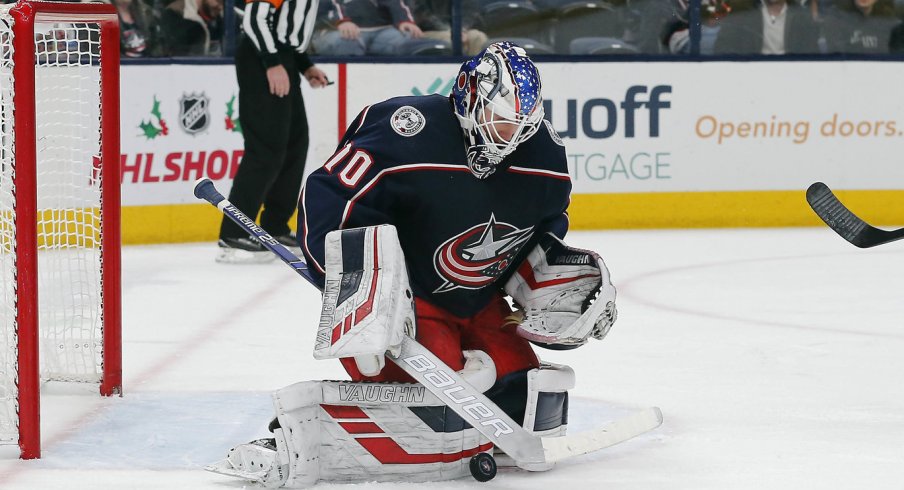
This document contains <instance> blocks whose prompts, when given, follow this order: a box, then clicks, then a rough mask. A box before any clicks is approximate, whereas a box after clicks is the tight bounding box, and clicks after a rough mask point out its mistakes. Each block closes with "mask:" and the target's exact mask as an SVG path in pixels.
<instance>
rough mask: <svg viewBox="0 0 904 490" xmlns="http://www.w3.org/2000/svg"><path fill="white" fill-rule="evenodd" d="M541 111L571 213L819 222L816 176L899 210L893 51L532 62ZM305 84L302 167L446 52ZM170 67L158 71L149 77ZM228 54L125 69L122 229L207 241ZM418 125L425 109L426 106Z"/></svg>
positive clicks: (163, 238) (223, 135) (223, 172)
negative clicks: (196, 191) (205, 180)
mask: <svg viewBox="0 0 904 490" xmlns="http://www.w3.org/2000/svg"><path fill="white" fill-rule="evenodd" d="M539 66H540V70H541V75H542V76H543V84H544V87H543V93H544V96H545V99H546V110H547V117H548V119H550V121H551V123H552V126H553V127H554V128H555V129H556V131H557V132H558V133H559V134H560V135H561V136H562V138H563V141H564V143H565V145H566V153H567V155H568V156H567V158H568V167H569V173H570V174H571V178H572V183H573V185H574V196H573V199H572V204H571V207H570V215H571V218H572V227H574V228H580V229H597V228H598V229H606V228H689V227H733V226H742V227H747V226H807V225H816V224H818V223H819V221H818V218H816V217H815V216H814V215H813V214H812V212H810V210H809V209H808V208H807V205H806V202H805V200H804V190H805V189H806V188H807V186H808V185H809V184H810V183H812V182H815V181H823V182H826V183H827V184H829V185H830V186H831V187H832V188H833V189H838V190H843V192H840V193H839V197H840V198H841V199H843V200H844V201H845V203H847V204H848V205H849V206H850V207H851V208H852V209H856V211H857V212H858V214H859V215H861V216H862V217H863V218H864V219H866V220H868V221H870V222H874V223H876V224H879V225H883V224H884V225H893V224H902V223H904V190H902V189H904V187H902V183H904V165H901V162H900V160H901V157H900V149H901V147H902V146H901V144H902V141H904V140H902V137H904V120H899V119H898V118H899V117H900V116H899V115H900V114H904V93H902V92H901V91H900V90H899V88H898V87H897V81H898V80H900V79H901V78H902V75H904V66H902V65H901V64H900V63H891V62H761V63H755V62H712V63H580V64H578V63H540V64H539ZM321 67H322V68H323V69H324V70H325V71H326V72H327V74H328V76H329V78H330V79H331V80H335V81H336V82H337V83H336V84H335V85H332V86H330V87H328V88H326V89H321V90H316V91H314V90H311V89H310V88H309V87H307V86H306V84H303V85H304V87H303V88H304V93H305V103H306V106H307V112H308V120H309V123H310V126H311V148H310V151H309V154H308V163H307V171H308V172H310V171H311V170H313V169H314V168H316V167H318V166H319V165H320V164H321V163H322V162H324V161H325V160H326V159H327V158H328V157H329V156H330V154H331V153H332V151H333V150H334V148H335V144H336V142H337V140H338V138H339V136H340V128H344V127H345V125H346V123H347V122H349V121H351V120H352V119H353V118H354V117H355V116H356V115H357V113H358V112H359V111H360V110H361V109H362V108H363V107H364V106H366V105H367V104H370V103H373V102H375V101H379V100H382V99H386V98H389V97H393V96H399V95H415V94H427V93H440V94H443V95H446V94H448V93H449V91H450V90H451V86H452V85H451V84H452V83H453V81H454V75H455V72H456V70H457V66H456V65H455V64H439V63H434V64H350V65H336V64H325V65H322V66H321ZM163 79H165V80H168V83H166V84H161V83H160V80H163ZM237 94H238V88H237V85H236V82H235V73H234V67H233V66H231V65H204V66H197V65H143V66H135V65H130V66H124V67H123V68H122V115H121V127H122V153H123V154H122V162H121V163H122V170H123V172H122V179H123V188H122V191H123V192H122V199H123V206H124V208H123V241H124V242H125V243H157V242H178V241H198V240H212V239H213V238H214V237H215V236H216V233H217V228H218V222H219V216H218V215H217V212H216V210H214V209H212V208H209V207H208V206H205V205H202V204H198V203H197V202H196V200H195V199H194V197H193V196H192V194H191V187H192V183H193V182H194V180H196V179H197V178H200V177H209V178H211V179H212V180H214V181H215V183H216V184H217V186H218V187H219V188H220V189H221V191H223V192H224V193H225V192H227V191H228V189H229V187H230V185H231V179H232V176H233V175H234V172H235V169H236V168H237V166H238V164H239V163H240V161H241V157H242V136H241V133H240V132H239V131H238V129H239V127H240V125H239V124H237V123H238V120H239V108H238V102H237ZM428 124H429V121H428Z"/></svg>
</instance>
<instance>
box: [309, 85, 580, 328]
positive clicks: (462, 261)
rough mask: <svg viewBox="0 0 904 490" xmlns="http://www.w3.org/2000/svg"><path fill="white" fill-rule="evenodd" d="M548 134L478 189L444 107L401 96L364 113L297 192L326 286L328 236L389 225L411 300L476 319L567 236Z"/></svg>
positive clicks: (442, 101)
mask: <svg viewBox="0 0 904 490" xmlns="http://www.w3.org/2000/svg"><path fill="white" fill-rule="evenodd" d="M544 126H545V127H544V128H540V130H539V131H537V133H536V134H535V135H534V136H533V137H532V138H531V139H530V140H528V141H527V142H525V143H523V144H521V145H519V146H518V148H517V149H516V150H515V151H514V152H513V153H512V154H511V155H509V156H508V157H506V159H505V160H503V162H502V164H501V167H500V169H499V170H497V171H496V173H495V174H493V175H490V176H489V177H488V178H486V179H484V180H479V179H477V178H476V177H474V176H473V175H472V174H471V172H470V170H469V169H468V164H467V157H466V154H465V144H464V138H463V136H462V131H461V127H460V126H459V123H458V120H457V118H456V116H455V113H454V112H453V109H452V105H451V103H450V102H449V100H448V99H447V98H445V97H442V96H439V95H430V96H421V97H397V98H394V99H389V100H387V101H384V102H381V103H379V104H375V105H373V106H370V107H368V108H366V109H364V111H362V112H361V114H359V115H358V117H357V118H356V119H355V120H354V121H353V122H352V124H351V125H350V126H349V128H348V130H347V131H346V133H345V136H344V137H343V139H342V141H341V142H340V143H339V146H338V149H337V151H336V153H335V154H334V155H333V156H332V157H331V158H330V159H329V160H327V162H326V163H325V164H324V165H323V167H321V168H319V169H317V170H316V171H314V172H313V173H312V174H311V175H310V176H309V177H308V179H307V182H306V183H305V186H304V188H303V189H302V193H301V199H300V202H299V210H300V211H299V214H298V220H299V223H298V230H299V233H300V234H301V236H300V241H301V242H302V246H303V250H304V254H305V257H306V258H307V260H308V264H309V266H310V268H311V270H312V271H313V272H314V273H315V274H314V275H315V276H316V277H317V279H318V280H319V281H320V284H321V285H322V284H323V263H324V246H323V244H324V238H325V237H326V234H327V233H329V232H330V231H333V230H337V229H346V228H356V227H361V226H372V225H379V224H387V223H388V224H392V225H395V227H396V228H397V230H398V234H399V241H400V243H401V245H402V249H403V251H404V252H405V260H406V263H407V266H408V273H409V276H410V280H411V286H412V288H413V290H414V294H415V295H416V296H418V297H420V298H424V299H426V300H427V301H429V302H431V303H433V304H435V305H437V306H440V307H441V308H444V309H446V310H448V311H449V312H450V313H452V314H454V315H456V316H459V317H469V316H471V315H473V314H474V313H477V312H478V311H480V310H481V309H482V308H483V307H484V306H486V305H487V303H488V302H489V300H490V299H491V298H492V297H493V296H494V295H495V294H497V293H498V291H499V288H500V287H501V286H502V284H504V283H503V282H502V281H504V280H505V279H507V277H508V275H507V274H506V271H514V269H515V268H514V267H512V265H513V264H517V263H519V262H520V261H521V260H522V259H523V257H524V256H526V255H527V252H529V251H530V248H531V247H533V243H534V240H533V239H534V238H535V237H539V235H540V234H542V233H545V232H546V231H552V232H553V233H555V234H556V235H558V236H559V237H560V238H561V237H564V235H565V231H566V230H567V228H568V218H567V215H566V214H565V210H566V208H567V207H568V200H569V194H570V193H571V180H570V178H569V176H568V171H567V167H566V158H565V147H564V146H563V145H562V141H561V139H559V137H558V135H556V134H555V131H554V130H553V129H552V127H551V126H550V125H549V124H548V123H544Z"/></svg>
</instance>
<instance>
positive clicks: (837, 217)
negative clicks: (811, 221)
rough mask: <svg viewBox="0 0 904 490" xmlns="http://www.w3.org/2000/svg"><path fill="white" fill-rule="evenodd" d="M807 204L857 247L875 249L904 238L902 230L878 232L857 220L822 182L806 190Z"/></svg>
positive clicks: (842, 236)
mask: <svg viewBox="0 0 904 490" xmlns="http://www.w3.org/2000/svg"><path fill="white" fill-rule="evenodd" d="M807 203H809V204H810V207H811V208H813V211H814V212H815V213H816V215H817V216H819V217H820V218H822V220H823V221H825V223H826V224H827V225H829V228H831V229H833V230H835V233H838V234H839V235H841V238H844V239H845V240H847V241H849V242H851V243H852V244H854V245H855V246H857V247H860V248H869V247H875V246H876V245H882V244H883V243H888V242H893V241H895V240H900V239H902V238H904V228H901V229H899V230H892V231H886V230H880V229H879V228H876V227H874V226H870V225H869V224H868V223H867V222H865V221H863V220H862V219H860V218H858V217H857V215H855V214H854V213H852V212H851V211H850V210H849V209H848V208H846V207H845V206H844V204H842V203H841V201H839V200H838V198H837V197H835V194H833V193H832V190H831V189H829V186H827V185H825V184H823V183H822V182H816V183H814V184H813V185H811V186H810V187H809V188H808V189H807Z"/></svg>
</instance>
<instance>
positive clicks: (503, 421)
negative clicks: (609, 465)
mask: <svg viewBox="0 0 904 490" xmlns="http://www.w3.org/2000/svg"><path fill="white" fill-rule="evenodd" d="M194 194H195V196H196V197H198V198H199V199H203V200H205V201H207V202H209V203H211V204H213V205H214V206H216V207H217V209H219V210H220V211H222V212H223V213H224V214H226V215H227V216H229V218H231V219H232V220H233V221H235V222H236V224H238V225H239V226H240V227H242V228H243V229H244V230H246V231H247V232H248V233H250V234H252V235H253V236H255V237H257V238H258V240H260V242H261V244H262V245H263V246H264V247H265V248H267V249H268V250H270V251H271V252H273V253H275V254H276V255H278V256H279V258H281V259H282V260H283V262H285V263H286V264H288V265H289V266H290V267H292V268H293V269H294V270H295V271H296V272H297V273H298V274H299V275H301V276H302V277H304V278H305V279H307V280H308V281H309V282H311V283H312V284H315V285H316V283H315V282H314V279H313V277H312V276H311V274H310V271H309V270H308V267H307V264H305V262H304V261H303V260H301V259H300V258H298V257H297V256H296V255H295V254H293V253H292V252H291V251H289V250H288V249H287V248H286V247H284V246H283V245H282V244H280V243H279V242H277V241H276V240H274V239H273V237H271V236H270V235H269V234H268V233H267V232H266V231H265V230H263V229H262V228H260V227H259V226H257V225H256V224H255V223H254V221H252V220H251V219H250V218H248V216H247V215H245V214H244V213H242V212H241V211H239V210H238V209H236V208H235V206H233V205H232V203H230V202H229V200H227V199H226V198H225V197H223V195H222V194H220V193H219V192H218V191H217V189H216V187H215V186H214V184H213V182H211V181H210V179H206V178H205V179H199V180H198V181H197V182H196V183H195V190H194ZM386 357H388V358H389V359H390V360H392V361H393V362H394V363H395V364H398V365H399V367H401V368H402V369H403V370H404V371H405V372H406V373H408V374H409V375H410V376H411V377H412V378H414V379H415V380H416V381H417V382H418V383H420V384H422V385H424V386H425V387H426V388H427V389H428V390H429V391H430V392H431V393H433V394H434V395H436V396H437V397H438V398H439V399H441V400H443V402H444V403H446V405H447V406H448V407H449V408H451V409H452V411H454V412H455V413H456V414H458V415H459V416H461V417H462V418H463V419H464V420H466V421H468V422H469V423H470V424H471V426H472V427H474V428H475V429H477V430H478V431H479V432H480V433H481V434H483V435H484V436H485V437H486V438H487V439H489V440H490V442H492V443H493V444H494V445H495V446H497V447H499V448H500V449H502V450H503V451H505V452H506V454H508V455H509V456H510V457H511V458H512V459H513V460H514V461H515V464H517V465H518V466H519V467H521V468H524V469H527V470H531V469H547V468H548V463H554V462H556V461H560V460H563V459H567V458H570V457H573V456H578V455H581V454H587V453H590V452H594V451H598V450H600V449H604V448H607V447H609V446H613V445H615V444H618V443H621V442H624V441H626V440H628V439H632V438H634V437H637V436H639V435H641V434H643V433H645V432H648V431H650V430H653V429H655V428H656V427H659V425H661V424H662V412H661V411H660V410H659V408H657V407H651V408H647V409H643V410H639V411H637V412H635V413H633V414H631V415H628V416H626V417H624V418H621V419H618V420H616V421H614V422H612V423H610V424H609V425H607V426H604V427H600V428H598V429H595V430H590V431H587V432H581V433H578V434H573V435H565V436H559V437H540V436H537V435H534V434H532V433H530V432H528V431H527V430H526V429H524V428H523V427H521V425H519V424H517V423H516V422H515V421H513V420H512V419H511V418H510V417H509V416H508V415H506V413H505V412H503V411H502V409H500V408H499V407H498V406H497V405H496V404H495V403H493V401H491V400H490V399H489V398H487V397H486V395H484V394H483V393H481V392H479V391H477V390H476V389H475V388H474V387H473V386H471V385H470V384H469V383H468V382H467V381H465V380H464V379H462V377H461V376H460V375H459V374H458V373H457V372H456V371H454V370H453V369H452V368H450V367H449V366H447V365H446V364H445V363H444V362H442V361H441V360H440V359H439V358H437V357H436V356H435V355H434V354H433V353H432V352H430V351H429V350H427V348H426V347H424V346H423V345H421V344H420V343H418V342H417V341H416V340H414V339H413V338H411V337H407V336H406V337H405V338H404V339H403V341H402V348H401V350H400V351H399V354H398V355H397V356H393V355H391V353H389V352H387V354H386ZM475 476H476V475H475Z"/></svg>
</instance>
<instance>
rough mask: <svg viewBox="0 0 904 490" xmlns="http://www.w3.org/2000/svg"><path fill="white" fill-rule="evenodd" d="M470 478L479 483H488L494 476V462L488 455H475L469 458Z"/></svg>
mask: <svg viewBox="0 0 904 490" xmlns="http://www.w3.org/2000/svg"><path fill="white" fill-rule="evenodd" d="M470 468H471V476H473V477H474V479H475V480H477V481H479V482H485V481H490V480H492V479H493V477H495V476H496V460H495V459H493V457H492V456H490V455H489V454H488V453H477V454H475V455H474V456H473V457H471V463H470Z"/></svg>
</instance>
